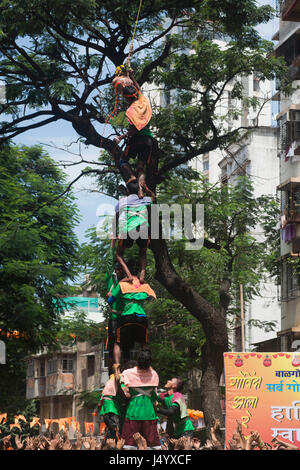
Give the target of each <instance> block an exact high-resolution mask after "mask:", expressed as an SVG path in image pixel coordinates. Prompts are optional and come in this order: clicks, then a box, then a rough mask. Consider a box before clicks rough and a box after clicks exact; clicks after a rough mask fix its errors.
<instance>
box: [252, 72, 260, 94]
mask: <svg viewBox="0 0 300 470" xmlns="http://www.w3.org/2000/svg"><path fill="white" fill-rule="evenodd" d="M253 91H259V78H258V77H256V76H255V75H254V76H253Z"/></svg>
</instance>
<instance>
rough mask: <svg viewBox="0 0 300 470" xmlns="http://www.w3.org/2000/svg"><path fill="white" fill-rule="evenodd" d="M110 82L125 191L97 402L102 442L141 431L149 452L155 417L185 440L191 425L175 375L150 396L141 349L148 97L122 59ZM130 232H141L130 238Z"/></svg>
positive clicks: (151, 166) (109, 279)
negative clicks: (103, 379) (129, 255)
mask: <svg viewBox="0 0 300 470" xmlns="http://www.w3.org/2000/svg"><path fill="white" fill-rule="evenodd" d="M113 86H114V89H115V95H116V103H117V96H118V95H119V94H121V95H122V96H123V97H124V98H125V99H126V101H127V103H128V109H127V110H126V117H127V119H128V122H129V130H128V132H126V133H125V134H124V135H121V136H119V137H117V138H115V143H116V145H117V144H119V143H120V142H121V141H122V140H123V139H126V141H127V142H126V146H125V150H124V152H123V154H122V157H121V158H120V159H119V160H117V159H116V165H117V167H118V168H119V171H120V173H121V175H122V177H123V179H124V181H125V184H126V188H125V187H123V192H126V196H124V197H122V198H120V200H119V202H118V204H117V205H116V208H115V219H114V230H113V235H112V240H111V245H110V254H109V261H108V267H107V274H106V283H107V291H108V292H107V301H108V304H109V305H110V315H109V324H108V338H107V349H108V353H109V373H110V378H109V380H108V382H107V383H106V385H105V387H104V390H103V392H102V395H101V399H100V402H99V405H98V406H99V408H100V415H101V416H102V417H103V420H104V422H105V424H106V439H108V440H111V439H113V440H114V441H115V442H116V446H117V445H118V441H119V440H120V441H121V442H122V445H123V448H124V449H137V442H136V436H137V435H140V436H141V437H142V439H144V441H145V442H146V444H145V445H146V447H147V448H148V449H161V442H160V439H159V434H158V426H157V425H158V414H161V415H164V416H167V417H168V424H167V432H168V435H169V436H170V437H174V438H176V439H179V438H182V437H188V438H191V437H192V433H193V430H194V427H193V424H192V422H191V420H190V419H189V416H188V411H187V406H186V403H185V399H184V396H183V394H182V389H183V382H182V380H181V379H180V378H172V379H170V380H168V382H167V383H166V384H165V386H164V388H165V389H166V392H165V393H159V394H158V393H157V388H158V386H159V377H158V374H157V372H156V371H155V370H153V368H152V367H151V361H152V358H151V351H150V350H149V349H148V347H147V345H148V321H147V315H146V312H145V308H144V307H145V303H146V302H148V301H150V300H154V299H156V294H155V292H154V291H153V289H152V288H151V287H150V285H149V284H148V283H147V282H145V271H146V259H147V255H146V252H147V248H148V247H149V246H150V243H151V240H150V235H148V232H149V230H148V229H149V223H148V221H150V217H148V214H149V210H150V208H151V204H153V202H154V201H155V199H156V196H155V192H154V191H155V189H154V188H153V187H151V184H152V182H151V178H152V177H153V174H154V173H155V170H156V169H157V162H156V159H155V154H156V150H157V147H158V146H157V142H156V140H155V139H154V137H153V135H152V132H151V131H150V128H149V122H150V119H151V116H152V109H151V105H150V102H149V100H148V99H147V98H146V97H145V96H144V95H143V94H142V91H141V88H140V86H139V85H138V83H137V82H136V80H135V78H134V76H133V71H132V70H131V69H130V66H129V65H128V64H127V65H121V66H120V67H118V68H117V70H116V74H115V78H114V79H113ZM131 158H135V159H137V165H136V174H135V172H134V171H133V169H132V167H131V165H130V164H129V160H130V159H131ZM148 186H150V188H149V187H148ZM122 217H123V220H122V222H123V223H122V224H121V219H122ZM116 227H118V228H119V230H118V231H117V230H116ZM137 231H139V233H144V234H145V233H146V234H147V236H142V237H141V238H137V239H136V233H137ZM133 234H134V235H133ZM134 240H136V243H137V244H138V246H139V263H136V262H135V261H134V260H128V261H127V262H125V259H124V251H125V250H126V249H127V248H129V247H131V246H132V245H133V243H134ZM135 344H138V345H139V347H140V352H139V354H138V357H137V360H136V361H132V360H130V352H131V351H132V350H133V348H134V347H135ZM121 363H122V366H121Z"/></svg>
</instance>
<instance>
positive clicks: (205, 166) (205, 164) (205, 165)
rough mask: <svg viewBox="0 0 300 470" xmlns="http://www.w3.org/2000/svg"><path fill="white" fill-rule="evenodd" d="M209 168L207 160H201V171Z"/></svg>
mask: <svg viewBox="0 0 300 470" xmlns="http://www.w3.org/2000/svg"><path fill="white" fill-rule="evenodd" d="M208 170H209V160H208V159H207V160H203V171H208Z"/></svg>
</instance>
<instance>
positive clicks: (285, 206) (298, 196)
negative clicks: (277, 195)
mask: <svg viewBox="0 0 300 470" xmlns="http://www.w3.org/2000/svg"><path fill="white" fill-rule="evenodd" d="M281 208H282V212H283V213H284V214H285V216H286V220H287V222H288V223H298V222H300V187H299V185H297V186H296V185H295V186H291V187H290V189H289V190H288V191H282V195H281Z"/></svg>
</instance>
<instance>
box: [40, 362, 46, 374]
mask: <svg viewBox="0 0 300 470" xmlns="http://www.w3.org/2000/svg"><path fill="white" fill-rule="evenodd" d="M40 377H45V359H42V360H41V362H40Z"/></svg>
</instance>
